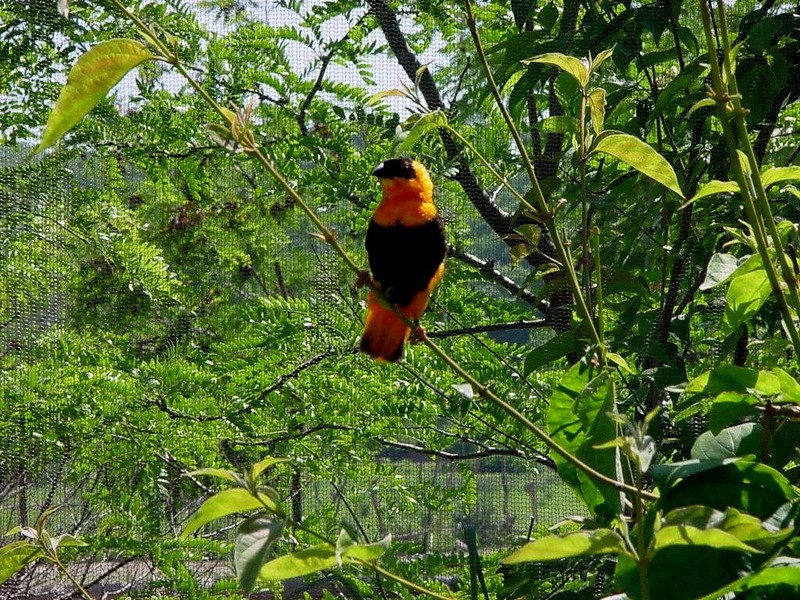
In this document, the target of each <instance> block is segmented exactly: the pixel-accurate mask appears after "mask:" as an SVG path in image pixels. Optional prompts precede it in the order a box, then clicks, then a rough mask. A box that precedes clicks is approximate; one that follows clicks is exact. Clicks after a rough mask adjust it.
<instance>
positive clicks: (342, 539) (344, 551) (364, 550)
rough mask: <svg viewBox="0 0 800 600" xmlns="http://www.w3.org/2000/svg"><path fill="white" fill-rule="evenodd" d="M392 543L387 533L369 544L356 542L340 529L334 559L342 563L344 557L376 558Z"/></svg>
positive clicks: (356, 558) (357, 558)
mask: <svg viewBox="0 0 800 600" xmlns="http://www.w3.org/2000/svg"><path fill="white" fill-rule="evenodd" d="M391 543H392V536H391V535H387V536H386V537H384V538H383V539H382V540H379V541H377V542H373V543H371V544H357V543H356V542H355V540H354V539H353V538H352V537H351V536H350V534H349V533H347V530H345V529H342V530H341V531H340V532H339V537H338V538H337V539H336V560H337V562H338V563H339V565H342V564H343V562H344V560H345V559H350V560H351V561H352V560H365V561H371V560H377V559H378V558H380V557H381V556H383V555H384V554H385V553H386V551H387V550H388V549H389V546H390V545H391Z"/></svg>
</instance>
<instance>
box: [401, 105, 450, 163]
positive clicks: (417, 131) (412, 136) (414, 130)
mask: <svg viewBox="0 0 800 600" xmlns="http://www.w3.org/2000/svg"><path fill="white" fill-rule="evenodd" d="M446 125H447V117H446V116H445V114H444V113H443V112H441V111H438V110H437V111H434V112H431V113H426V114H424V115H422V116H421V117H420V118H418V119H416V121H414V123H413V125H412V126H411V129H410V130H409V131H408V133H407V134H406V135H405V136H404V137H402V138H401V139H400V140H399V143H397V144H396V145H395V148H394V153H395V154H404V153H406V152H408V151H409V150H411V149H412V148H413V147H414V146H415V145H416V143H417V142H418V141H419V140H420V138H422V136H424V135H425V134H426V133H428V132H430V131H432V130H435V129H438V128H439V127H445V126H446Z"/></svg>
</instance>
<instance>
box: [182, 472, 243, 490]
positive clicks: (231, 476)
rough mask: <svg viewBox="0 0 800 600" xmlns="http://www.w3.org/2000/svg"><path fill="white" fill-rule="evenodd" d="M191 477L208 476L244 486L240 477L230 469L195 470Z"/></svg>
mask: <svg viewBox="0 0 800 600" xmlns="http://www.w3.org/2000/svg"><path fill="white" fill-rule="evenodd" d="M190 474H191V475H209V476H211V477H219V478H220V479H226V480H227V481H230V482H232V483H235V484H236V485H241V486H244V480H243V479H242V476H241V475H239V473H237V472H236V471H231V470H230V469H215V468H212V467H207V468H204V469H197V470H196V471H192V472H191V473H190Z"/></svg>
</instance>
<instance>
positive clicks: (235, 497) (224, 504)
mask: <svg viewBox="0 0 800 600" xmlns="http://www.w3.org/2000/svg"><path fill="white" fill-rule="evenodd" d="M258 496H259V497H258V498H256V497H255V496H253V495H252V494H251V493H250V492H249V491H248V490H245V489H242V488H235V489H231V490H222V491H221V492H218V493H216V494H214V495H213V496H211V497H210V498H209V499H208V500H206V501H205V502H203V504H201V505H200V508H198V509H197V510H196V511H195V512H194V514H193V515H192V516H191V517H189V520H188V521H187V522H186V526H185V527H184V528H183V531H182V532H181V535H180V537H181V539H186V538H187V537H189V536H190V535H192V534H193V533H194V532H195V531H197V530H198V529H200V528H201V527H202V526H203V525H206V524H207V523H210V522H211V521H214V520H216V519H219V518H221V517H226V516H228V515H232V514H233V513H237V512H245V511H248V510H256V509H262V510H263V509H264V508H268V509H270V510H271V511H273V512H274V513H275V514H276V515H279V516H281V515H282V514H283V511H282V510H281V509H280V507H279V506H278V505H277V504H276V503H275V501H274V500H273V499H272V497H271V496H269V495H268V494H266V493H264V492H259V493H258Z"/></svg>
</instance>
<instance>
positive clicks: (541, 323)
mask: <svg viewBox="0 0 800 600" xmlns="http://www.w3.org/2000/svg"><path fill="white" fill-rule="evenodd" d="M539 327H549V324H548V323H547V320H546V319H538V320H535V321H531V320H521V321H512V322H510V323H489V324H488V325H472V326H471V327H459V328H458V329H446V330H444V331H432V332H430V333H428V337H432V338H435V339H442V338H449V337H456V336H459V335H473V334H476V333H487V332H489V331H512V330H514V329H537V328H539Z"/></svg>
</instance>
